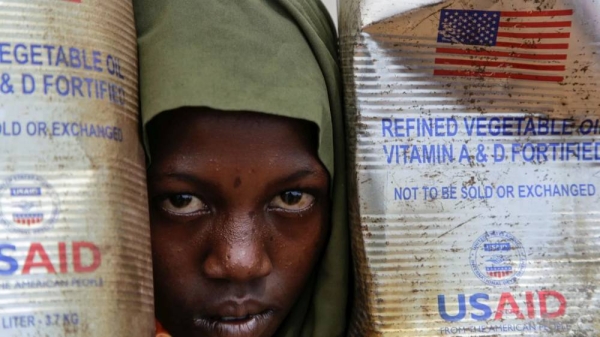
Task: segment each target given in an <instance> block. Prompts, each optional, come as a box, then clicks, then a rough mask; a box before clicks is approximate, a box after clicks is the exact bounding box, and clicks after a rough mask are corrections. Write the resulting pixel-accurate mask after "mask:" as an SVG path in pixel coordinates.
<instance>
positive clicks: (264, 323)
mask: <svg viewBox="0 0 600 337" xmlns="http://www.w3.org/2000/svg"><path fill="white" fill-rule="evenodd" d="M314 129H316V128H315V127H313V126H312V125H311V124H310V123H308V122H303V121H300V120H295V119H291V118H284V117H276V116H269V115H265V114H259V113H232V112H214V111H198V110H195V111H191V110H179V111H176V112H170V113H166V114H163V115H161V116H158V117H157V118H156V121H153V122H152V123H151V124H150V130H149V131H150V135H149V137H150V151H151V158H152V164H151V166H150V168H149V171H148V188H149V194H150V203H151V204H150V210H151V213H150V220H151V226H152V251H153V255H154V277H155V280H154V283H155V293H156V310H157V317H158V319H159V320H160V321H161V323H162V324H163V325H164V326H165V328H166V329H167V330H169V332H170V333H171V334H173V336H175V337H178V336H183V337H191V336H203V337H211V336H219V337H233V336H236V337H237V336H248V337H250V336H252V337H263V336H272V335H273V334H274V333H275V331H276V330H277V328H278V327H279V325H280V324H281V322H282V321H283V319H284V318H285V317H286V315H287V314H288V313H289V311H290V309H291V308H292V306H293V305H294V303H295V301H296V300H297V299H298V296H299V295H300V293H301V292H302V290H303V288H304V286H305V283H306V281H307V279H308V277H309V275H310V273H311V271H312V269H313V267H314V266H315V263H316V262H317V260H318V259H319V255H320V252H321V249H322V248H323V245H324V243H325V239H326V236H327V234H328V227H329V226H328V223H329V205H330V203H329V175H328V173H327V171H326V170H325V168H324V167H323V165H322V164H321V162H320V161H319V159H318V157H317V152H316V145H314V144H315V143H316V142H315V139H314V137H316V133H315V130H314Z"/></svg>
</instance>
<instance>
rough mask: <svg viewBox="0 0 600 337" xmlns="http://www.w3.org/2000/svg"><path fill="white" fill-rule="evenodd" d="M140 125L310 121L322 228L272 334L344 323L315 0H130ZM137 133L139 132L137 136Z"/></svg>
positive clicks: (340, 194)
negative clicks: (192, 120)
mask: <svg viewBox="0 0 600 337" xmlns="http://www.w3.org/2000/svg"><path fill="white" fill-rule="evenodd" d="M134 5H135V15H136V25H137V29H138V44H139V62H140V99H141V109H142V121H143V123H144V127H145V125H146V124H147V123H148V122H149V121H150V120H151V119H152V118H153V117H155V116H156V115H158V114H159V113H164V112H168V111H172V110H175V109H178V108H182V107H208V108H211V109H214V110H224V111H253V112H259V113H267V114H273V115H279V116H285V117H291V118H298V119H303V120H307V121H310V122H313V123H315V124H316V125H317V126H318V128H319V151H318V153H319V158H320V159H321V161H322V162H323V164H324V165H325V167H326V168H327V170H328V172H329V173H330V175H331V178H332V179H331V180H332V185H331V191H332V192H331V195H332V212H331V232H330V237H329V241H328V243H327V245H326V248H325V250H324V253H323V256H322V257H321V260H320V262H319V263H318V265H317V266H316V269H315V271H314V274H313V275H312V277H311V279H310V281H309V282H308V284H307V286H306V288H305V290H304V292H303V293H302V294H301V295H300V298H299V300H298V302H297V303H296V305H295V306H294V308H293V309H292V311H291V312H290V314H289V315H288V317H287V318H286V320H285V321H284V323H283V325H282V326H281V327H280V329H279V330H278V333H277V335H276V336H277V337H337V336H342V335H343V334H344V332H345V328H346V305H347V297H348V277H349V276H348V273H349V265H350V262H349V256H350V253H349V243H348V242H349V240H348V226H347V215H346V198H345V179H346V177H345V169H344V167H345V160H344V134H343V119H342V118H343V116H342V108H341V101H340V97H341V92H340V73H339V67H338V64H337V52H336V50H337V49H336V48H337V47H336V42H335V41H336V40H335V39H336V37H335V31H334V28H333V23H332V21H331V18H330V17H329V15H328V14H327V11H326V9H325V7H324V6H323V4H322V3H321V2H319V1H318V0H244V1H240V0H168V1H166V0H135V1H134ZM144 137H147V135H146V134H145V136H144Z"/></svg>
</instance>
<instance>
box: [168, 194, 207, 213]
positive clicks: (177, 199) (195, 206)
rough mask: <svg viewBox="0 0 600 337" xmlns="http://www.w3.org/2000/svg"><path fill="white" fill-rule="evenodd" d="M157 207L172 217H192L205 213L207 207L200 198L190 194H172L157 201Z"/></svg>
mask: <svg viewBox="0 0 600 337" xmlns="http://www.w3.org/2000/svg"><path fill="white" fill-rule="evenodd" d="M159 207H160V208H161V209H162V210H164V211H165V212H167V213H170V214H173V215H181V216H186V215H194V214H197V213H200V212H203V211H206V210H207V209H208V207H207V206H206V204H205V203H204V202H202V200H200V198H198V197H197V196H195V195H192V194H185V193H181V194H172V195H168V196H166V197H164V198H162V199H160V200H159Z"/></svg>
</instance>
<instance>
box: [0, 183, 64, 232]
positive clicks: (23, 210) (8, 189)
mask: <svg viewBox="0 0 600 337" xmlns="http://www.w3.org/2000/svg"><path fill="white" fill-rule="evenodd" d="M58 212H59V198H58V194H57V193H56V191H54V189H53V188H52V186H51V185H50V184H49V183H48V182H47V181H46V180H44V178H42V177H40V176H37V175H33V174H17V175H14V176H11V177H9V178H8V179H6V180H5V181H4V182H3V183H2V185H0V223H2V224H3V225H5V226H6V227H7V228H8V229H9V230H11V231H14V232H20V233H26V234H29V233H38V232H42V231H46V230H48V229H50V228H52V225H53V224H54V222H55V221H56V219H57V218H58Z"/></svg>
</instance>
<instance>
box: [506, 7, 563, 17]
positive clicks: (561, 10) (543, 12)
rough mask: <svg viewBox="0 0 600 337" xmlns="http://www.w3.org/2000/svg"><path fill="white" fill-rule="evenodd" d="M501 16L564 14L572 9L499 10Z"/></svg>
mask: <svg viewBox="0 0 600 337" xmlns="http://www.w3.org/2000/svg"><path fill="white" fill-rule="evenodd" d="M500 15H501V16H502V17H512V18H523V17H537V16H565V15H573V10H572V9H559V10H553V11H517V12H500Z"/></svg>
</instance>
